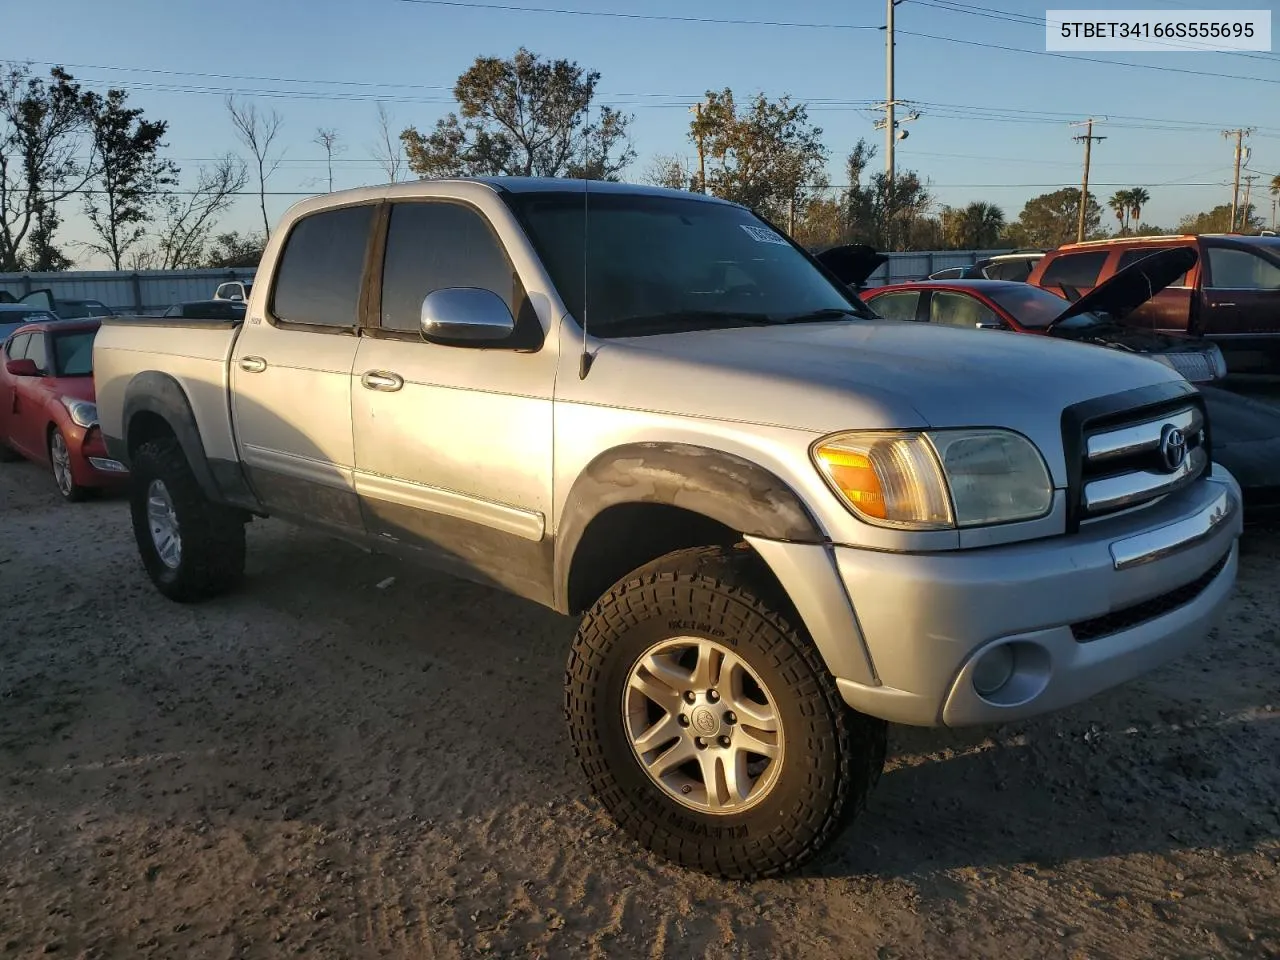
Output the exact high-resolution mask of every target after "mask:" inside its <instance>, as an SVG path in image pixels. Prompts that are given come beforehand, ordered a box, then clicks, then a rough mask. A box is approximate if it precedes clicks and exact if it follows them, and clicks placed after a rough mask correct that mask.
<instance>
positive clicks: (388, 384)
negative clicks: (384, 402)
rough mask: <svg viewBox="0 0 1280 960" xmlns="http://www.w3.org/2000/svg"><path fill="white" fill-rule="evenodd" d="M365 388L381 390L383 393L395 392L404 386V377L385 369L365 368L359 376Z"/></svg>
mask: <svg viewBox="0 0 1280 960" xmlns="http://www.w3.org/2000/svg"><path fill="white" fill-rule="evenodd" d="M360 383H361V385H362V386H363V387H364V388H365V389H366V390H381V391H382V392H383V393H395V392H396V391H397V390H399V389H400V388H401V387H403V386H404V377H402V376H400V375H399V374H398V373H388V372H387V371H386V370H366V371H365V372H364V375H363V376H362V377H361V378H360Z"/></svg>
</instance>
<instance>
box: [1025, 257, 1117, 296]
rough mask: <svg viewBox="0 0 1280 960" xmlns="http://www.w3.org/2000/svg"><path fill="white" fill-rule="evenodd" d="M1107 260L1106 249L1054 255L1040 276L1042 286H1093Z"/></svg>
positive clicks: (1095, 284)
mask: <svg viewBox="0 0 1280 960" xmlns="http://www.w3.org/2000/svg"><path fill="white" fill-rule="evenodd" d="M1106 262H1107V251H1106V250H1091V251H1089V252H1088V253H1064V254H1063V255H1062V256H1060V257H1054V258H1053V260H1051V261H1050V263H1049V266H1047V267H1046V268H1045V271H1044V276H1043V277H1041V278H1040V286H1042V287H1062V286H1067V287H1076V288H1082V287H1095V286H1097V284H1098V274H1100V273H1101V272H1102V265H1103V264H1104V263H1106Z"/></svg>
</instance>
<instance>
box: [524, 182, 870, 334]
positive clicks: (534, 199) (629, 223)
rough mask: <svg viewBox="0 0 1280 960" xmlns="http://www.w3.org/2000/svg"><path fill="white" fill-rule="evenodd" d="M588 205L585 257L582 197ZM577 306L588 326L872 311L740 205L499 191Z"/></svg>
mask: <svg viewBox="0 0 1280 960" xmlns="http://www.w3.org/2000/svg"><path fill="white" fill-rule="evenodd" d="M584 199H585V200H586V202H587V203H588V204H589V208H588V209H589V210H590V220H589V222H588V223H587V228H586V240H587V242H586V250H587V255H586V263H585V264H584V253H583V247H584V243H583V240H584V238H583V221H584V217H583V207H584ZM507 200H508V202H509V203H510V204H511V206H512V207H513V209H515V211H516V213H517V215H518V216H519V217H520V219H521V220H522V221H523V223H524V225H525V229H526V231H527V232H528V234H529V237H530V240H531V241H532V242H533V245H534V247H535V248H536V249H537V251H538V255H539V256H540V257H541V258H542V262H543V264H544V265H545V266H546V268H547V271H548V273H550V274H551V279H552V281H553V282H554V283H555V285H556V289H557V290H558V291H559V292H560V296H561V297H562V298H563V299H564V302H565V306H566V307H567V308H568V309H569V312H570V313H571V314H572V315H573V317H574V318H575V319H576V320H578V321H579V322H581V320H582V318H583V316H584V313H583V311H584V303H583V299H584V290H583V286H584V284H583V273H584V267H585V272H586V293H585V298H586V303H585V309H586V320H587V327H588V330H589V331H590V333H591V334H592V335H593V336H599V337H625V336H640V335H643V334H648V333H659V332H674V331H680V330H697V329H707V328H709V327H717V326H742V325H747V324H756V323H785V322H797V321H800V320H838V319H840V318H841V317H842V316H847V315H849V314H855V315H857V316H865V317H870V316H872V314H871V313H870V312H869V311H868V310H867V309H866V307H865V306H863V305H862V304H861V301H859V300H857V299H856V298H854V297H853V296H852V294H849V295H845V294H844V293H842V292H841V290H840V288H839V287H837V286H836V285H835V284H833V283H832V282H831V281H829V280H828V279H827V278H826V276H825V275H824V274H823V273H821V272H820V271H819V269H818V268H817V267H815V266H814V265H813V263H812V262H810V261H809V260H808V259H806V258H805V256H804V255H803V254H802V253H801V252H800V251H799V250H797V249H796V248H795V247H793V246H792V245H791V244H790V242H788V241H787V240H786V239H784V238H783V237H781V236H779V235H778V234H777V233H775V232H774V231H773V230H772V229H770V228H769V227H768V226H767V225H766V224H765V223H763V222H762V221H761V220H759V219H758V218H756V217H755V216H753V215H752V214H750V213H749V212H747V211H746V210H744V209H743V208H741V207H736V206H730V205H728V204H722V203H708V202H706V201H702V200H693V199H689V200H685V199H683V198H679V197H659V196H652V195H644V194H616V193H608V194H606V193H596V194H588V195H587V196H586V198H584V195H583V194H582V193H580V192H556V193H525V194H512V195H508V197H507Z"/></svg>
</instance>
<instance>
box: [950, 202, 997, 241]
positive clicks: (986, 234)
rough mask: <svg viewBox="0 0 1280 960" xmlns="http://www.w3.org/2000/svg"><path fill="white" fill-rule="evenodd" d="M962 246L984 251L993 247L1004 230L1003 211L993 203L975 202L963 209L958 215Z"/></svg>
mask: <svg viewBox="0 0 1280 960" xmlns="http://www.w3.org/2000/svg"><path fill="white" fill-rule="evenodd" d="M960 216H961V223H962V227H961V230H962V234H963V236H964V244H965V246H967V247H968V248H969V249H970V250H984V249H987V248H989V247H993V246H995V245H996V243H997V242H998V241H999V239H1000V232H1001V231H1002V230H1004V223H1005V220H1004V211H1003V210H1001V209H1000V208H999V207H998V206H996V205H995V204H994V203H984V202H983V201H981V200H975V201H974V202H973V203H971V204H969V205H968V206H967V207H965V208H964V212H963V213H962V214H961V215H960Z"/></svg>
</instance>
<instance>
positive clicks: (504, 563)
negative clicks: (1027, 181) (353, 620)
mask: <svg viewBox="0 0 1280 960" xmlns="http://www.w3.org/2000/svg"><path fill="white" fill-rule="evenodd" d="M257 276H258V280H257V282H256V283H255V286H254V291H253V293H252V295H251V297H250V300H249V308H248V310H247V312H246V316H245V318H244V320H243V321H237V320H226V321H210V320H202V319H201V320H187V319H183V318H176V317H175V318H117V319H111V320H108V321H105V322H104V324H103V328H102V332H101V333H100V334H99V338H98V341H97V343H96V345H95V352H94V357H95V379H96V381H97V384H98V401H99V411H100V414H101V417H102V424H103V431H104V433H105V434H106V435H107V438H108V441H107V442H108V447H109V448H110V450H111V451H112V454H113V456H116V457H117V458H120V459H122V461H123V462H125V463H126V464H127V465H128V466H129V468H130V469H131V470H132V471H133V480H134V482H133V484H132V486H131V490H132V500H131V513H132V518H133V525H134V536H135V540H136V543H137V547H138V552H139V556H140V559H141V561H142V568H143V569H144V570H145V572H146V575H147V576H148V577H149V578H150V580H151V582H152V583H153V584H154V585H155V587H156V589H158V590H159V591H160V592H162V593H163V594H164V595H166V596H168V597H170V598H172V599H174V600H177V601H182V602H191V601H197V600H202V599H205V598H208V597H211V596H214V595H217V594H220V593H222V592H224V591H226V590H229V589H231V588H232V587H233V585H234V584H235V583H236V582H237V580H238V579H239V578H240V577H241V576H242V574H243V571H244V565H245V525H246V523H247V522H248V521H249V520H250V519H251V518H253V517H257V516H274V517H280V518H283V519H291V520H293V521H295V522H298V523H301V524H304V525H307V526H312V527H315V528H317V529H321V530H326V531H329V532H331V533H333V534H334V535H336V536H339V537H343V538H347V539H350V540H353V541H356V542H359V543H362V544H365V545H367V546H368V547H369V548H371V549H377V550H381V551H386V552H390V553H394V554H396V555H399V556H403V557H405V558H409V559H415V560H418V561H420V562H425V563H428V564H431V565H434V566H436V567H439V568H441V569H444V570H448V571H452V572H454V573H457V574H459V575H461V576H465V577H469V578H471V579H474V580H476V581H478V582H481V583H484V584H488V585H490V586H492V587H494V588H497V589H501V590H505V591H508V592H511V593H515V594H517V595H520V596H523V597H525V598H528V599H530V600H533V601H535V602H537V603H540V604H543V605H545V606H547V607H550V608H552V609H554V610H557V611H560V612H562V613H566V614H578V615H580V616H581V621H580V627H579V629H578V632H577V635H576V637H575V638H574V639H573V641H572V644H571V647H570V649H569V651H568V655H567V659H566V671H565V685H564V688H563V701H562V702H563V704H564V711H565V716H566V720H567V723H568V728H569V741H570V743H571V744H572V746H573V749H574V751H575V752H576V753H577V756H578V758H579V760H580V761H581V767H582V771H583V775H584V776H585V778H586V779H587V780H588V782H589V783H590V785H591V787H592V788H593V789H594V791H595V792H596V794H597V795H598V796H599V797H600V799H601V802H602V803H603V804H604V806H605V807H606V808H607V809H608V810H609V811H610V813H611V814H612V815H613V816H614V817H615V818H616V820H617V822H618V823H619V824H620V825H621V826H622V827H623V828H624V829H626V830H627V831H629V832H630V833H631V834H632V835H633V836H634V837H636V838H637V840H638V841H639V842H640V843H643V844H644V845H645V846H647V847H649V848H650V849H652V850H654V851H656V852H658V853H659V854H661V855H663V856H665V857H668V858H671V859H673V860H675V861H677V862H679V863H682V864H684V865H686V866H688V867H691V868H696V869H699V870H705V871H708V872H712V873H716V874H721V875H725V876H732V877H740V878H749V877H758V876H767V875H772V874H778V873H783V872H787V871H791V870H794V869H796V868H797V867H799V866H800V865H801V864H802V863H804V862H805V861H807V860H809V859H810V858H812V857H813V856H814V855H815V854H817V853H818V852H819V851H821V850H822V849H824V848H825V847H827V845H828V844H829V843H830V842H831V840H832V839H833V838H834V837H835V836H836V835H837V834H838V832H839V831H840V829H841V826H842V825H843V824H844V823H845V822H847V820H848V819H849V818H850V817H852V816H853V815H854V814H856V813H857V811H858V810H860V809H861V808H862V806H863V803H864V801H865V798H866V796H867V794H868V791H869V790H870V789H871V788H872V786H873V785H874V784H875V783H876V781H877V778H878V777H879V774H880V771H881V768H882V766H883V763H884V759H885V750H886V746H885V744H886V740H885V722H886V721H889V720H892V721H900V722H904V723H912V724H920V725H926V726H938V725H946V726H955V727H959V726H967V725H972V724H986V723H1000V722H1004V721H1014V720H1019V719H1022V718H1025V717H1029V716H1032V715H1034V714H1039V713H1043V712H1045V711H1051V710H1056V709H1059V708H1061V707H1065V706H1067V705H1069V704H1073V703H1077V702H1079V701H1080V700H1082V699H1084V698H1086V697H1090V696H1092V695H1094V694H1096V693H1098V692H1100V691H1102V690H1105V689H1108V688H1111V687H1114V686H1115V685H1117V684H1119V683H1123V682H1125V681H1127V680H1130V679H1132V678H1134V677H1136V676H1139V675H1141V674H1143V673H1145V672H1146V671H1148V670H1150V669H1152V668H1153V667H1155V666H1156V665H1158V664H1161V663H1164V662H1166V661H1168V660H1169V659H1170V658H1172V657H1174V656H1177V655H1179V654H1181V653H1183V652H1185V651H1187V650H1188V649H1190V648H1192V647H1194V646H1195V645H1197V644H1198V643H1199V642H1200V641H1201V640H1202V639H1203V638H1204V637H1205V635H1206V634H1207V632H1208V631H1209V630H1210V629H1211V628H1212V626H1213V625H1214V624H1215V623H1216V622H1217V619H1218V617H1219V615H1220V613H1221V611H1222V610H1223V608H1224V605H1225V604H1226V602H1227V599H1228V596H1229V594H1230V592H1231V590H1232V585H1233V583H1234V580H1235V576H1236V568H1237V557H1238V547H1237V538H1238V535H1239V532H1240V522H1241V521H1240V510H1239V496H1240V492H1239V488H1238V486H1237V484H1236V483H1235V481H1234V480H1233V479H1232V477H1231V476H1230V473H1229V472H1228V471H1227V470H1225V469H1223V468H1222V467H1221V466H1220V465H1218V464H1216V463H1215V462H1214V460H1213V450H1212V436H1213V435H1212V431H1211V430H1210V429H1209V426H1208V423H1207V416H1206V413H1205V409H1204V405H1203V398H1202V397H1201V396H1200V394H1199V392H1198V391H1197V390H1196V389H1195V388H1194V387H1193V386H1191V384H1189V383H1188V382H1187V381H1186V380H1185V379H1184V378H1183V377H1181V376H1179V375H1178V374H1177V373H1175V372H1174V371H1173V370H1170V369H1169V368H1167V367H1164V366H1161V365H1160V364H1158V363H1152V362H1151V361H1149V360H1146V359H1143V358H1141V357H1138V356H1135V355H1133V354H1131V353H1127V352H1125V351H1120V350H1101V349H1098V348H1096V347H1090V346H1084V345H1080V344H1075V343H1064V342H1053V341H1051V340H1050V339H1049V338H1047V337H1029V336H999V335H997V334H984V333H978V332H975V331H973V330H955V329H944V328H940V327H935V326H933V325H930V324H907V323H896V322H890V321H885V320H881V319H879V318H877V317H875V316H874V314H873V313H872V312H871V311H870V310H869V309H868V308H867V307H866V305H865V304H863V302H862V301H861V300H859V299H858V297H857V296H856V295H854V294H853V293H852V291H850V290H849V289H848V288H847V287H846V286H844V285H843V284H842V283H840V282H839V281H837V280H836V279H835V278H834V276H833V274H832V273H830V272H829V271H828V270H825V269H821V268H819V267H818V266H817V264H816V262H815V260H814V259H813V258H812V257H811V256H810V255H809V254H807V253H806V252H805V251H804V250H803V249H802V248H800V247H799V246H798V245H796V244H795V243H794V242H792V241H791V240H790V239H789V238H787V237H786V236H784V235H782V234H780V233H778V232H777V231H775V230H774V229H773V228H772V227H770V226H769V225H768V224H767V223H765V222H764V221H763V220H761V219H760V218H758V217H756V216H755V215H754V214H752V213H751V212H750V211H749V210H747V209H746V208H744V207H742V206H739V205H737V204H733V203H729V202H726V201H723V200H719V199H716V198H713V197H708V196H701V195H694V194H689V193H683V192H677V191H667V190H659V189H656V188H644V187H638V186H633V185H629V184H618V183H601V182H598V181H591V182H587V181H581V180H556V179H525V178H491V179H455V180H418V181H413V182H408V183H400V184H393V185H387V186H381V187H370V188H365V189H359V190H348V191H341V192H337V193H332V194H328V195H325V196H322V197H316V198H312V199H310V200H306V201H303V202H301V203H299V204H297V205H295V206H293V207H292V208H291V209H290V210H289V211H288V212H287V213H286V214H285V216H284V218H283V221H282V222H281V224H280V225H279V227H278V228H277V229H276V230H274V231H273V232H272V234H271V239H270V241H269V242H268V244H267V247H266V250H265V251H264V254H263V257H262V263H261V267H260V269H259V273H258V275H257ZM352 574H353V576H355V577H358V576H359V573H358V571H352ZM513 643H514V644H516V645H515V646H513V647H512V653H513V655H514V654H515V653H518V650H519V648H518V643H519V639H518V638H516V639H514V640H513ZM494 695H495V696H503V695H504V693H503V691H495V693H494ZM316 709H317V710H322V709H325V705H324V704H321V703H317V704H316ZM424 709H425V710H429V709H430V704H424ZM512 709H513V710H515V714H514V716H516V720H515V721H514V722H519V705H518V704H513V705H512ZM410 789H412V787H410ZM499 799H501V798H499ZM507 799H509V800H510V801H511V802H518V800H519V798H518V797H511V798H507Z"/></svg>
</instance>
